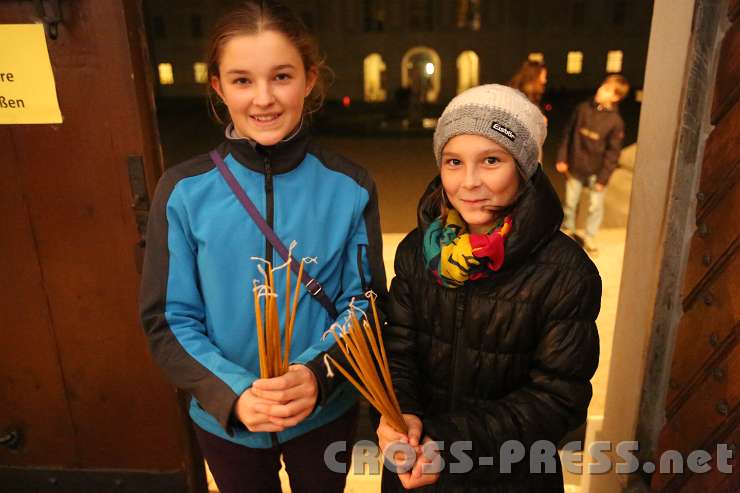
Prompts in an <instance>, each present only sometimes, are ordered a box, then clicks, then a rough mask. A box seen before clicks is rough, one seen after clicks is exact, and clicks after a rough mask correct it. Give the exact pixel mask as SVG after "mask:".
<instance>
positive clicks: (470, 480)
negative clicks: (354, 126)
mask: <svg viewBox="0 0 740 493" xmlns="http://www.w3.org/2000/svg"><path fill="white" fill-rule="evenodd" d="M545 134H546V129H545V125H544V120H543V118H542V114H541V113H540V111H539V110H538V109H537V107H536V106H535V105H533V104H532V103H530V102H529V101H528V100H527V99H526V97H524V96H523V95H522V94H521V93H520V92H518V91H516V90H514V89H511V88H508V87H505V86H499V85H486V86H479V87H476V88H473V89H470V90H468V91H466V92H464V93H462V94H460V95H459V96H457V97H456V98H455V99H453V100H452V101H451V102H450V104H449V105H448V106H447V108H446V109H445V111H444V113H443V114H442V117H441V118H440V120H439V123H438V125H437V130H436V131H435V134H434V152H435V157H436V160H437V164H438V165H439V166H440V177H438V178H437V179H436V180H435V182H433V183H432V185H430V188H429V190H427V193H426V194H425V196H424V197H423V198H422V201H421V204H420V209H419V227H418V228H417V229H415V230H414V231H412V232H411V233H409V235H408V236H406V238H405V239H404V240H403V241H402V242H401V244H400V246H399V247H398V252H397V254H396V260H395V270H396V277H395V279H394V280H393V283H392V284H391V291H390V302H389V304H388V306H387V311H388V327H387V329H386V335H385V337H384V338H385V341H386V347H387V349H388V354H389V359H390V367H391V373H392V377H393V385H394V387H395V390H396V392H397V395H398V400H399V403H400V405H401V410H402V412H403V413H404V417H405V419H406V421H407V424H408V426H409V432H408V434H407V435H403V434H401V433H398V432H397V431H395V430H393V429H392V428H391V427H390V426H389V425H388V424H387V422H386V421H385V419H381V422H380V426H379V427H378V437H379V440H380V444H381V448H382V449H383V450H386V447H387V446H388V445H389V444H390V443H392V442H394V441H401V442H406V443H408V444H410V445H411V446H413V447H417V448H416V452H417V453H418V457H419V458H418V459H416V460H415V463H414V465H413V468H412V469H411V470H408V471H407V472H402V471H403V469H402V470H401V471H399V473H398V474H394V473H393V472H390V471H388V470H386V471H385V472H384V475H383V491H402V486H403V487H404V488H407V489H411V488H418V487H424V488H423V490H422V491H444V492H450V491H461V492H474V491H486V492H492V491H495V492H517V493H521V492H529V491H531V492H537V493H542V492H562V491H563V479H562V473H561V464H560V461H559V458H558V455H557V453H556V450H555V447H556V444H557V443H558V442H559V441H560V440H561V439H562V438H563V437H564V436H565V434H566V433H567V432H568V431H570V430H572V429H574V428H576V427H577V426H579V425H580V424H581V423H583V421H585V419H586V411H587V408H588V404H589V401H590V400H591V384H590V383H589V380H590V379H591V377H592V376H593V374H594V372H595V371H596V367H597V364H598V360H599V337H598V333H597V330H596V323H595V321H596V317H597V315H598V313H599V307H600V301H601V278H600V277H599V273H598V271H597V270H596V267H595V266H594V265H593V263H592V262H591V261H590V260H589V258H588V257H587V256H586V254H585V253H584V252H583V250H581V248H579V246H578V245H577V244H576V243H575V242H574V241H573V240H571V239H570V238H568V237H567V236H566V235H564V234H563V233H561V232H560V231H559V227H560V223H561V221H562V217H563V212H562V208H561V206H560V201H559V200H558V197H557V195H556V194H555V191H554V190H553V188H552V186H551V184H550V182H549V180H548V179H547V177H546V176H545V174H544V172H543V171H542V169H541V167H540V165H539V163H538V162H537V154H538V150H539V148H540V147H541V145H542V142H543V141H544V139H545ZM432 441H436V442H442V443H441V444H439V445H440V446H439V447H438V448H439V449H440V451H439V454H441V455H438V456H436V455H435V454H429V458H433V457H436V459H435V460H434V461H433V463H432V464H430V465H427V466H426V467H427V468H428V469H426V471H427V472H428V471H432V472H429V473H427V474H423V473H422V469H423V467H424V466H425V464H426V463H428V462H429V461H430V459H428V458H425V457H424V456H423V455H422V454H421V453H420V452H421V447H418V445H419V444H420V443H422V444H423V443H428V442H432ZM407 458H409V462H408V464H409V465H410V464H411V461H412V460H414V454H411V453H409V454H407ZM440 458H441V459H443V462H444V467H441V468H440V466H441V465H442V461H440V460H439V459H440ZM530 458H532V459H535V463H534V464H533V465H532V466H530ZM438 469H441V470H440V471H439V472H437V473H435V472H434V471H435V470H438Z"/></svg>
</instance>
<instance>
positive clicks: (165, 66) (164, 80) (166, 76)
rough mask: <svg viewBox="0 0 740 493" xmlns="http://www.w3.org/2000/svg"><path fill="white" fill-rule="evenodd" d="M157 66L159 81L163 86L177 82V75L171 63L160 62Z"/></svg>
mask: <svg viewBox="0 0 740 493" xmlns="http://www.w3.org/2000/svg"><path fill="white" fill-rule="evenodd" d="M157 68H158V69H159V83H160V84H162V85H163V86H169V85H171V84H174V83H175V76H174V75H173V74H172V64H171V63H160V64H159V65H158V66H157Z"/></svg>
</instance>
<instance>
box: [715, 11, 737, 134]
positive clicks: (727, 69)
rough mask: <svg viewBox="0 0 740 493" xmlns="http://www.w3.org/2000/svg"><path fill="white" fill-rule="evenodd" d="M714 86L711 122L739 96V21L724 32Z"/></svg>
mask: <svg viewBox="0 0 740 493" xmlns="http://www.w3.org/2000/svg"><path fill="white" fill-rule="evenodd" d="M720 60H722V63H720V65H719V67H718V68H717V83H716V85H715V88H714V103H713V105H712V123H717V122H718V121H719V120H720V119H721V118H722V117H723V116H724V115H725V113H727V111H728V110H729V109H730V108H731V107H732V106H733V105H734V104H735V103H736V102H737V100H738V98H740V21H737V20H736V21H735V22H734V23H733V25H732V27H730V29H729V30H728V31H727V33H726V34H725V38H724V40H723V41H722V48H721V50H720Z"/></svg>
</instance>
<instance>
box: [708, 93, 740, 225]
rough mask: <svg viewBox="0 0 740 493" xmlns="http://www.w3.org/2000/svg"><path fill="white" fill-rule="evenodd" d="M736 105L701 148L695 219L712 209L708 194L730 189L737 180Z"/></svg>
mask: <svg viewBox="0 0 740 493" xmlns="http://www.w3.org/2000/svg"><path fill="white" fill-rule="evenodd" d="M739 131H740V103H739V102H735V104H734V105H733V106H732V108H731V109H729V110H728V112H727V114H726V115H725V116H724V117H723V118H722V120H720V121H719V123H718V124H717V126H716V127H714V130H712V133H710V134H709V137H708V138H707V142H706V146H705V149H704V163H703V165H702V171H701V179H700V183H699V194H700V195H699V197H700V198H701V199H702V200H700V201H699V205H698V210H697V217H698V218H700V217H701V216H702V214H704V209H705V208H707V207H710V208H711V207H712V205H713V203H714V201H713V197H712V195H713V194H714V193H715V192H717V191H718V190H722V189H727V188H729V187H731V186H732V185H733V184H734V183H735V181H736V180H737V177H738V172H737V168H738V166H740V140H739V139H738V138H737V136H738V132H739Z"/></svg>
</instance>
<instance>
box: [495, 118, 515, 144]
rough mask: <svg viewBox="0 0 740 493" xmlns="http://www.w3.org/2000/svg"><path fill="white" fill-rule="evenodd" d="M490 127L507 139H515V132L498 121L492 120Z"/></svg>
mask: <svg viewBox="0 0 740 493" xmlns="http://www.w3.org/2000/svg"><path fill="white" fill-rule="evenodd" d="M491 128H492V129H493V130H495V131H497V132H498V133H500V134H503V135H505V136H506V137H508V138H509V140H512V141H513V140H516V134H515V133H514V132H512V131H511V130H509V129H508V128H506V127H504V126H503V125H501V124H500V123H498V122H493V123H492V124H491Z"/></svg>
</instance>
